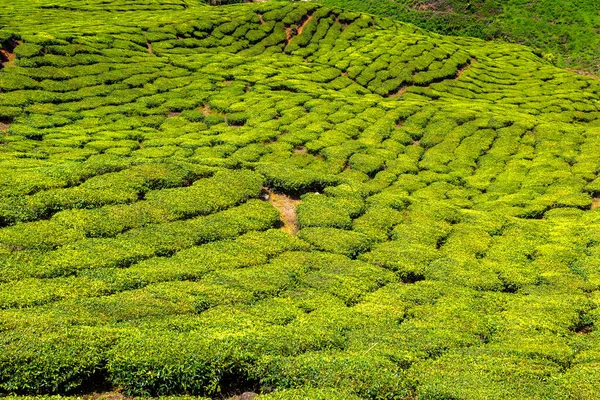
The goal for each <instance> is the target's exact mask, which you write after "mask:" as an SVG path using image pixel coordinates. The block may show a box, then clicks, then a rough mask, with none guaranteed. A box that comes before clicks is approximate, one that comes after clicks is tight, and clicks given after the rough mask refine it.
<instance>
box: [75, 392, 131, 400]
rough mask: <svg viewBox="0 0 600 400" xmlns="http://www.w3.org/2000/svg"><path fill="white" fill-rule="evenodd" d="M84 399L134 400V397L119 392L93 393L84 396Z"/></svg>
mask: <svg viewBox="0 0 600 400" xmlns="http://www.w3.org/2000/svg"><path fill="white" fill-rule="evenodd" d="M83 399H84V400H132V399H133V397H127V396H125V395H123V394H122V393H118V392H106V393H92V394H88V395H85V396H83Z"/></svg>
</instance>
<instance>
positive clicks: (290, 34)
mask: <svg viewBox="0 0 600 400" xmlns="http://www.w3.org/2000/svg"><path fill="white" fill-rule="evenodd" d="M312 18H313V16H312V14H311V15H309V16H308V17H307V18H306V19H305V20H304V22H302V24H300V26H298V25H296V26H288V27H287V28H285V45H286V47H287V46H289V44H290V42H291V41H292V39H293V38H295V37H296V36H300V35H302V31H303V30H304V28H305V27H306V24H308V23H309V22H310V20H311V19H312Z"/></svg>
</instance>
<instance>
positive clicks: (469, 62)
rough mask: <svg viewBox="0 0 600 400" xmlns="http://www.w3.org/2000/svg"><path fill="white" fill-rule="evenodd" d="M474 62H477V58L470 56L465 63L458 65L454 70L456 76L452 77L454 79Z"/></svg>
mask: <svg viewBox="0 0 600 400" xmlns="http://www.w3.org/2000/svg"><path fill="white" fill-rule="evenodd" d="M476 62H477V60H476V59H475V58H471V59H470V60H469V61H468V62H467V63H466V64H464V65H463V66H461V67H459V68H458V69H457V70H456V78H454V79H455V80H456V79H458V78H460V77H461V76H462V74H463V73H464V72H465V71H466V70H468V69H470V68H471V66H472V65H473V64H474V63H476Z"/></svg>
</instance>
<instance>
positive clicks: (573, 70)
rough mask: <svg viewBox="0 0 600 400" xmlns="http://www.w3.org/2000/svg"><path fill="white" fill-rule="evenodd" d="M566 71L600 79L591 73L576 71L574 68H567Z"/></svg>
mask: <svg viewBox="0 0 600 400" xmlns="http://www.w3.org/2000/svg"><path fill="white" fill-rule="evenodd" d="M565 69H566V70H567V71H571V72H575V73H576V74H579V75H583V76H589V77H590V78H596V79H600V76H598V75H594V74H592V73H590V72H587V71H582V70H580V69H574V68H565Z"/></svg>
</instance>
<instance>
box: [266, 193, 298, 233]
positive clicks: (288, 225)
mask: <svg viewBox="0 0 600 400" xmlns="http://www.w3.org/2000/svg"><path fill="white" fill-rule="evenodd" d="M263 198H264V199H265V200H267V201H268V202H269V204H271V205H272V206H273V207H275V208H276V209H277V210H279V214H280V216H279V219H280V220H281V222H282V223H283V226H282V227H281V230H283V231H284V232H287V233H289V234H290V235H294V236H295V235H296V234H297V233H298V214H297V213H296V207H297V206H298V204H300V203H301V202H302V200H300V199H299V198H297V197H292V196H288V195H285V194H283V193H276V192H274V191H272V190H271V189H269V188H266V187H263Z"/></svg>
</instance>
